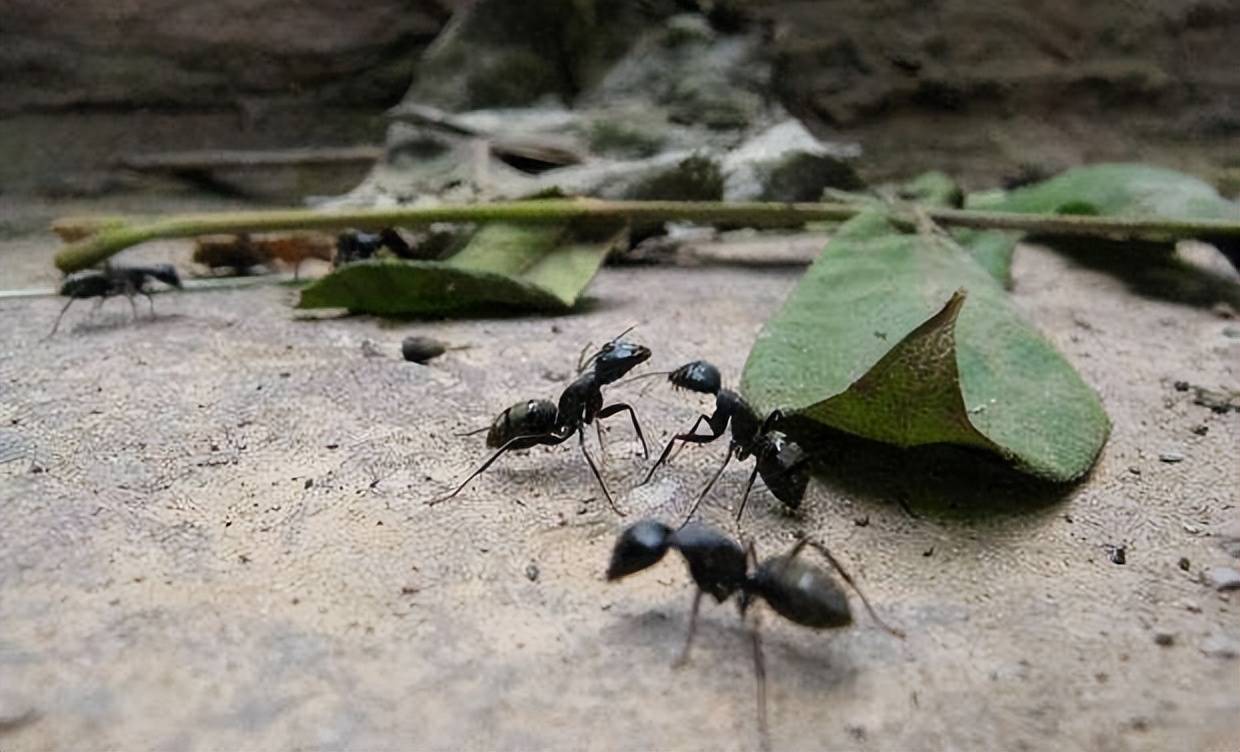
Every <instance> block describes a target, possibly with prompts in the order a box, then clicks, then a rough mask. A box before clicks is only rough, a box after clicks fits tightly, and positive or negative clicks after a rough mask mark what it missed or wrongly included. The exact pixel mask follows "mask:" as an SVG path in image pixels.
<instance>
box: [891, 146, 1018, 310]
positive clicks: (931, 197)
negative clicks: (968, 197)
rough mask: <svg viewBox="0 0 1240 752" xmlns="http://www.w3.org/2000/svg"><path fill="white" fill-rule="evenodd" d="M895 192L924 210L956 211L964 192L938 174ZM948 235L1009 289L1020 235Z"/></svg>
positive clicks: (919, 178) (976, 232)
mask: <svg viewBox="0 0 1240 752" xmlns="http://www.w3.org/2000/svg"><path fill="white" fill-rule="evenodd" d="M896 191H897V195H898V196H899V197H900V198H902V199H904V200H906V201H914V202H916V203H918V204H920V205H923V206H931V207H945V208H955V207H959V206H960V205H961V204H962V203H963V202H964V192H963V191H962V190H961V188H960V186H959V184H957V183H956V181H955V180H953V179H952V177H951V176H950V175H948V174H946V173H943V172H939V171H937V170H932V171H930V172H923V173H922V174H920V175H918V176H917V177H915V178H913V179H912V180H908V181H906V182H904V183H901V184H900V185H899V186H898V187H897V189H896ZM951 234H952V237H953V238H955V239H956V242H957V243H959V244H960V245H961V246H962V247H963V248H964V249H965V250H966V251H968V252H969V255H971V256H972V257H973V259H974V260H975V261H977V262H978V263H979V264H981V265H982V268H983V269H985V270H986V271H988V272H990V276H992V277H994V278H995V279H996V280H998V281H999V284H1001V285H1003V286H1004V287H1011V286H1012V256H1013V255H1014V254H1015V253H1016V244H1017V243H1019V242H1020V239H1021V238H1022V237H1024V235H1023V233H1019V232H1008V231H1004V230H969V229H956V230H952V231H951Z"/></svg>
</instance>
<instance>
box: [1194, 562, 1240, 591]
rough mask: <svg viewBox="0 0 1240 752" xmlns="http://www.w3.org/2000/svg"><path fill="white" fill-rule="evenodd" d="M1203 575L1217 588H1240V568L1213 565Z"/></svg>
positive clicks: (1210, 584) (1206, 581) (1208, 583)
mask: <svg viewBox="0 0 1240 752" xmlns="http://www.w3.org/2000/svg"><path fill="white" fill-rule="evenodd" d="M1201 577H1202V579H1203V580H1205V583H1206V584H1207V585H1209V586H1210V587H1212V588H1214V589H1215V590H1223V591H1226V590H1240V570H1237V569H1232V568H1231V567H1211V568H1209V569H1207V570H1206V571H1205V572H1202V574H1201Z"/></svg>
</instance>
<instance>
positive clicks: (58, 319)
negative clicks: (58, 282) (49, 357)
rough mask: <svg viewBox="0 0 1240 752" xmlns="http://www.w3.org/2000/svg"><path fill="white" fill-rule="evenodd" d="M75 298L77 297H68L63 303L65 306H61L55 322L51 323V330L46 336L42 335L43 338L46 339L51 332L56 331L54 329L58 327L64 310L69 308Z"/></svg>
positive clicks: (63, 315)
mask: <svg viewBox="0 0 1240 752" xmlns="http://www.w3.org/2000/svg"><path fill="white" fill-rule="evenodd" d="M75 300H77V298H69V302H68V303H65V307H64V308H61V309H60V314H59V315H58V316H56V323H55V324H52V330H51V331H50V332H48V333H47V337H44V338H43V339H48V338H49V337H51V336H52V335H53V334H55V333H56V330H57V329H59V328H60V320H61V319H63V318H64V317H65V311H67V310H69V306H71V305H73V301H75Z"/></svg>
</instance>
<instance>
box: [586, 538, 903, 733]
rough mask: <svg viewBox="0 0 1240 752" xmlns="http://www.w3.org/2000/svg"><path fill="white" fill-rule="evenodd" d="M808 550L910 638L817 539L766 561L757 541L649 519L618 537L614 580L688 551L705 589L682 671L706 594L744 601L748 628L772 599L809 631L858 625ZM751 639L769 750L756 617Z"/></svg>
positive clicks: (697, 599) (696, 597) (693, 613)
mask: <svg viewBox="0 0 1240 752" xmlns="http://www.w3.org/2000/svg"><path fill="white" fill-rule="evenodd" d="M806 546H809V547H812V548H814V549H815V550H817V551H818V552H819V553H820V554H822V556H823V558H825V559H826V560H827V562H828V563H830V565H831V566H832V568H834V569H835V571H836V572H837V573H838V574H839V575H840V577H841V578H842V579H843V580H844V582H846V583H848V585H849V587H851V588H852V589H853V592H855V593H856V594H857V597H858V598H860V599H861V602H862V604H864V605H865V608H866V611H868V612H869V614H870V618H872V619H873V620H874V621H875V622H876V623H877V624H878V625H879V626H880V627H882V628H883V629H884V630H886V631H887V632H889V633H891V634H892V635H895V636H896V637H899V638H901V639H903V638H904V633H903V632H902V631H900V630H898V629H896V628H894V627H891V626H889V625H888V624H886V623H885V622H884V621H883V620H882V619H880V618H879V617H878V614H876V613H875V612H874V608H873V607H872V606H871V605H870V602H869V600H867V599H866V597H865V595H864V594H863V593H862V592H861V589H860V588H858V587H857V583H856V582H854V581H853V578H852V577H851V576H850V575H849V574H848V572H847V571H845V569H844V567H843V566H841V565H840V563H839V562H838V561H837V560H836V558H835V557H834V556H832V555H831V552H830V551H828V550H827V548H826V547H825V546H823V545H822V544H820V543H817V542H814V541H811V540H810V539H809V538H801V539H800V540H799V541H797V543H796V544H795V545H794V546H793V547H792V549H791V550H789V551H788V553H786V554H783V555H781V556H772V557H769V558H767V559H764V560H762V561H761V562H759V561H758V554H757V550H756V548H755V547H754V544H753V542H752V541H751V542H750V543H749V544H748V545H747V546H744V547H742V546H741V544H740V543H738V542H736V541H734V540H733V539H731V538H729V537H728V536H726V535H724V534H723V533H721V532H719V531H718V530H715V529H713V528H710V527H707V526H705V525H702V524H699V523H695V524H692V525H682V526H681V527H680V528H679V529H676V530H673V529H672V528H670V527H668V526H667V525H664V524H663V523H661V522H658V521H656V520H642V521H641V522H637V523H635V524H633V525H631V526H629V527H628V528H627V529H626V530H624V532H622V533H621V534H620V536H619V537H618V538H617V539H616V545H615V547H614V548H613V549H612V554H611V562H610V564H609V565H608V567H607V579H608V581H615V580H618V579H620V578H622V577H627V576H628V575H631V574H635V573H637V572H640V571H642V570H643V569H648V568H649V567H652V566H654V565H655V564H657V563H659V561H661V560H662V559H663V557H664V555H665V554H667V552H668V550H670V549H673V548H674V549H676V550H678V551H680V553H681V555H682V556H684V558H685V563H686V564H688V566H689V575H690V576H691V577H692V578H693V582H694V584H695V585H696V586H697V589H696V591H695V592H694V594H693V606H692V609H691V610H690V612H689V632H688V635H687V636H686V637H685V645H684V649H683V650H682V651H681V654H680V657H679V658H677V659H676V662H675V664H674V665H675V666H681V665H684V664H685V663H687V662H688V660H689V649H690V648H691V647H692V645H693V635H694V631H695V629H696V627H697V617H698V610H699V608H700V606H701V604H702V594H703V593H705V594H708V595H710V596H711V597H713V598H714V599H715V600H716V601H717V602H719V603H723V602H724V601H726V600H728V599H729V598H731V597H732V596H734V595H739V599H738V600H737V608H738V611H739V613H740V617H741V621H742V623H743V622H744V621H745V616H746V614H747V613H748V611H749V607H750V606H752V605H753V604H754V602H755V601H757V600H764V601H766V603H767V605H769V606H770V607H771V608H772V609H774V611H775V612H776V613H777V614H779V615H780V616H782V617H784V618H785V619H787V620H789V621H792V622H795V623H797V624H800V625H801V626H805V627H810V628H812V629H832V628H838V627H846V626H848V625H849V624H851V623H852V612H851V610H850V609H849V605H848V597H847V595H846V594H845V592H844V590H843V588H841V587H840V586H839V585H838V584H837V583H836V582H835V580H833V579H832V578H831V576H830V575H829V574H828V573H826V572H824V571H823V570H822V569H820V568H818V567H816V566H814V565H813V564H810V563H809V562H807V561H805V560H804V559H799V558H797V557H798V556H799V555H800V553H801V552H802V551H803V550H804V549H805V547H806ZM749 635H750V641H751V643H752V645H753V661H754V678H755V681H756V684H757V701H758V729H759V733H760V735H761V738H762V746H763V748H766V747H767V746H768V742H767V739H768V730H767V720H766V662H765V660H764V658H763V656H762V640H761V637H760V635H759V632H758V621H757V619H756V618H755V619H754V621H753V626H752V627H751V629H750V631H749Z"/></svg>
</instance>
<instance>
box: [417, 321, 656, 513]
mask: <svg viewBox="0 0 1240 752" xmlns="http://www.w3.org/2000/svg"><path fill="white" fill-rule="evenodd" d="M625 333H627V330H626V332H625ZM620 336H621V337H623V336H624V334H621V335H620ZM649 358H650V350H649V349H648V348H646V347H643V346H641V345H635V344H633V343H631V342H626V341H624V340H621V339H620V338H619V337H617V338H616V339H614V340H612V341H610V342H608V343H607V344H605V345H603V347H602V349H600V350H599V351H598V352H597V353H595V354H594V355H593V356H591V357H590V359H589V361H587V364H588V365H593V367H592V368H591V369H590V370H588V371H586V372H585V373H583V374H582V375H581V376H579V377H577V379H576V380H575V381H573V383H571V384H569V385H568V387H567V388H565V389H564V392H563V393H562V394H561V395H560V402H559V404H558V405H556V404H554V403H552V402H551V401H549V400H528V401H524V402H518V403H517V404H515V405H513V406H511V407H509V408H508V409H506V410H504V412H502V413H500V414H499V416H498V417H496V418H495V421H494V422H493V423H492V424H491V427H490V429H489V430H488V432H487V446H489V447H498V450H497V451H496V452H495V454H493V455H491V457H490V459H488V460H487V461H486V462H484V463H482V465H481V466H480V467H479V468H478V469H477V470H475V471H473V472H472V473H470V475H469V477H468V478H466V479H465V480H464V481H462V482H461V485H459V486H457V488H456V490H455V491H453V492H452V493H450V494H447V495H445V496H440V497H438V498H435V499H431V500H430V501H428V502H426V503H427V504H428V505H435V504H438V503H440V502H442V501H447V500H448V499H450V498H452V497H453V496H456V495H457V494H458V493H460V492H461V490H462V489H464V488H465V486H467V485H469V482H470V481H471V480H473V479H474V478H476V477H478V475H480V474H481V473H482V472H484V471H485V470H486V469H487V468H488V467H490V466H491V464H492V463H493V462H495V461H496V460H498V459H499V458H500V456H501V455H503V454H504V453H505V452H508V451H511V450H513V449H529V448H530V447H533V446H537V445H539V444H543V445H547V446H554V445H556V444H562V443H564V442H565V441H568V440H569V439H570V438H572V436H573V434H577V438H578V440H579V443H580V445H581V453H582V454H583V455H585V458H586V463H587V464H589V466H590V470H591V471H592V472H593V473H594V477H595V479H596V480H598V484H599V486H600V487H601V488H602V489H603V495H604V496H605V497H606V498H607V503H608V504H610V505H611V508H612V510H614V511H615V512H616V514H618V515H620V516H622V517H623V516H624V512H621V511H620V509H619V508H618V507H617V506H616V502H615V500H614V499H613V498H612V496H611V492H610V491H609V490H607V484H606V483H604V482H603V476H602V475H601V474H599V471H598V467H597V466H596V465H595V464H594V458H593V457H591V456H590V453H589V452H588V451H587V450H586V444H585V434H584V433H583V432H582V428H583V427H584V426H586V425H589V424H590V423H593V422H594V420H595V419H596V418H597V419H599V420H602V419H603V418H609V417H611V416H613V415H615V414H617V413H621V412H626V411H627V412H628V414H629V417H630V418H631V419H632V421H633V430H634V431H635V432H636V433H637V438H638V440H639V441H640V442H641V445H642V455H643V456H644V457H649V456H650V452H649V450H648V449H647V447H646V437H645V436H643V435H642V429H641V426H640V425H639V424H638V422H637V413H636V412H634V411H633V408H632V407H631V406H629V405H627V404H625V403H623V402H617V403H615V404H613V405H607V406H605V407H604V405H603V392H602V387H603V386H604V385H606V384H611V383H614V382H616V381H618V380H619V379H620V378H622V377H623V376H624V375H625V374H626V373H628V372H629V371H630V370H632V369H633V368H634V367H636V366H637V365H639V364H641V363H644V362H645V361H646V360H647V359H649Z"/></svg>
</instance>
